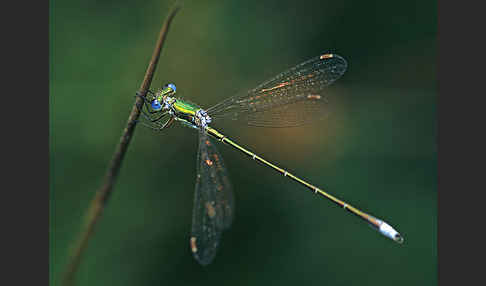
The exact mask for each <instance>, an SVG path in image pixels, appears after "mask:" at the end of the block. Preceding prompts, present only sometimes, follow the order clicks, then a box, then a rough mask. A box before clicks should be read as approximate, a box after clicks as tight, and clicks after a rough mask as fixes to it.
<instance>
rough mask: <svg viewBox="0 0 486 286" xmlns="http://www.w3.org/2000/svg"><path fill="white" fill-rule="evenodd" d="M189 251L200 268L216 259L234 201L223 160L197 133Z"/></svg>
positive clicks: (214, 148) (208, 142)
mask: <svg viewBox="0 0 486 286" xmlns="http://www.w3.org/2000/svg"><path fill="white" fill-rule="evenodd" d="M197 160H198V161H197V164H198V165H197V178H196V190H195V193H194V210H193V218H192V230H191V240H190V243H191V251H192V253H193V255H194V258H195V259H196V260H197V261H198V262H199V263H201V264H202V265H207V264H209V263H211V261H212V260H213V259H214V257H215V255H216V251H217V249H218V246H219V241H220V239H221V234H222V232H223V230H224V229H226V228H228V227H230V225H231V222H232V220H233V212H234V200H233V193H232V187H231V183H230V181H229V178H228V175H227V172H226V169H225V166H224V162H223V158H222V157H221V155H220V154H219V152H218V150H217V149H216V146H214V145H213V143H212V142H211V141H210V139H209V137H208V136H207V135H206V134H205V133H204V132H202V131H200V133H199V148H198V159H197Z"/></svg>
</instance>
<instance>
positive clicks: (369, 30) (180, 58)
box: [49, 0, 437, 285]
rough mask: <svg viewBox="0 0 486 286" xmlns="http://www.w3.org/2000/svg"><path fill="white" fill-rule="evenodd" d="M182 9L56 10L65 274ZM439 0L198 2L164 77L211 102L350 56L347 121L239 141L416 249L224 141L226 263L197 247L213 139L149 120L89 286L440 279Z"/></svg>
mask: <svg viewBox="0 0 486 286" xmlns="http://www.w3.org/2000/svg"><path fill="white" fill-rule="evenodd" d="M172 4H173V2H172V1H59V0H53V1H51V3H50V16H49V18H50V19H49V37H50V50H49V61H50V65H49V66H50V77H49V84H50V97H49V100H50V102H49V108H50V119H49V120H50V122H49V128H50V155H49V156H50V157H49V164H50V170H49V171H50V178H49V182H50V245H49V247H50V277H51V279H50V280H51V285H57V284H58V283H57V282H58V277H59V275H60V274H61V272H62V270H63V269H64V267H65V263H66V262H67V258H68V255H67V253H68V249H69V245H70V244H71V243H72V242H73V240H74V239H75V238H76V236H77V235H78V233H79V230H80V226H81V223H82V221H83V218H84V217H83V216H84V214H85V211H86V209H87V207H88V204H89V202H90V200H91V199H92V197H93V195H94V193H95V191H96V189H97V188H99V186H100V185H101V182H102V179H103V176H104V174H105V171H106V168H107V165H108V162H109V160H110V158H111V156H112V154H113V151H114V148H115V146H116V145H117V144H118V141H119V138H120V135H121V132H122V129H123V128H124V126H125V123H126V120H127V117H128V114H129V112H130V110H131V107H132V104H133V102H134V98H133V95H134V93H135V91H136V90H137V89H138V87H139V85H140V83H141V81H142V78H143V76H144V73H145V69H146V66H147V64H148V61H149V59H150V56H151V53H152V50H153V45H154V43H155V41H156V39H157V35H158V32H159V29H160V26H161V24H162V22H163V20H164V18H165V16H166V15H167V12H168V9H169V8H170V7H171V5H172ZM436 39H437V3H436V2H435V1H427V2H426V1H415V2H412V1H394V2H393V1H334V2H331V1H297V2H296V1H184V2H183V8H182V10H181V11H180V12H179V13H178V15H177V16H176V17H175V19H174V21H173V23H172V26H171V30H170V32H169V35H168V38H167V42H166V45H165V47H164V49H163V52H162V56H161V59H160V62H159V66H158V69H157V72H156V75H155V78H154V81H153V85H152V88H153V89H155V88H157V87H159V86H161V85H162V84H164V83H166V82H169V81H171V82H174V83H176V84H177V87H178V90H177V91H178V95H179V96H181V97H184V98H186V99H189V100H191V101H193V102H197V103H198V104H200V105H201V106H203V107H209V106H211V105H213V104H215V103H217V102H219V101H221V100H223V99H225V98H227V97H228V96H232V95H233V94H234V93H236V92H238V91H242V90H246V89H250V88H253V87H254V86H256V85H258V84H259V83H261V82H262V81H264V80H266V79H268V78H269V77H272V76H273V75H275V74H277V73H279V72H281V71H283V70H284V69H286V68H288V67H291V66H293V65H295V64H298V63H300V62H302V61H304V60H307V59H308V58H311V57H314V56H316V55H318V54H320V53H322V52H334V53H338V54H340V55H342V56H343V57H345V58H346V59H347V61H348V71H347V72H346V73H345V75H344V76H343V78H341V79H340V80H339V81H338V82H337V83H336V85H335V86H334V87H333V88H331V89H330V91H329V92H330V94H331V98H330V100H331V104H332V105H333V109H332V113H331V115H330V116H329V117H328V118H327V119H326V120H325V121H323V122H321V123H316V124H312V125H309V126H304V127H299V128H290V129H271V130H269V129H261V128H250V127H246V126H242V125H238V124H233V123H231V124H218V125H215V127H218V128H219V129H221V130H222V131H224V132H225V133H226V134H227V135H228V136H229V137H231V138H233V139H234V140H236V141H237V142H239V143H241V144H242V145H243V146H247V147H248V148H249V149H251V150H253V151H255V152H256V153H257V154H261V155H263V157H264V158H266V159H268V160H270V161H272V162H275V163H278V164H279V165H281V166H282V167H284V168H286V169H289V170H290V171H292V172H294V173H295V174H297V175H300V176H301V177H303V178H304V179H307V180H309V181H310V182H311V183H313V184H315V185H317V186H320V187H323V188H324V189H327V190H328V191H329V192H330V193H332V194H334V195H336V196H337V197H339V198H342V199H344V200H345V201H347V202H349V203H351V204H353V205H355V206H357V207H359V208H361V209H363V210H365V211H367V212H369V213H370V214H372V215H375V216H376V217H379V218H382V219H384V220H386V221H388V222H389V223H390V224H391V225H393V226H395V227H396V228H397V229H398V230H399V231H400V232H401V233H402V234H403V235H404V237H405V243H404V244H403V245H397V244H395V243H394V242H392V241H390V240H388V239H386V238H384V237H382V236H381V235H379V234H378V233H377V232H375V231H373V230H372V229H371V228H370V227H368V226H367V225H366V224H364V223H362V222H361V221H360V220H359V219H357V218H355V217H354V216H351V215H349V214H348V213H347V212H343V211H342V210H340V209H339V208H337V207H336V206H335V205H334V204H331V203H330V202H328V201H326V200H323V199H319V198H318V197H316V196H314V195H311V194H310V192H309V191H308V190H306V189H305V188H303V187H301V186H300V185H298V184H296V183H294V182H291V181H289V180H287V179H284V178H283V177H281V176H280V175H278V174H277V173H275V172H274V171H272V170H269V169H267V168H264V167H262V166H259V165H257V164H255V163H254V162H253V161H252V160H248V158H246V157H245V156H243V155H242V154H240V153H238V152H235V151H233V150H232V149H230V148H229V147H227V146H224V145H218V147H219V150H220V152H221V153H222V155H223V156H224V158H225V161H226V165H227V167H228V171H229V174H230V176H231V180H232V183H233V185H234V191H235V197H236V216H235V221H234V223H233V226H232V227H231V229H229V230H228V231H226V232H225V233H224V235H223V239H222V242H221V245H220V249H219V251H218V255H217V257H216V259H215V260H214V262H213V263H212V264H211V265H209V266H207V267H201V266H200V265H199V264H197V262H196V261H195V260H194V259H193V258H192V255H191V253H190V250H189V232H190V226H191V213H192V202H193V192H194V183H195V176H196V174H195V171H196V162H195V160H196V151H197V133H196V132H194V130H191V129H188V128H185V127H180V126H177V127H173V128H170V129H168V130H166V131H165V132H163V133H154V132H153V131H151V130H149V129H146V128H143V127H141V126H139V127H138V128H137V130H136V131H135V135H134V138H133V140H132V142H131V145H130V147H129V149H128V152H127V154H126V157H125V160H124V162H123V167H122V169H121V172H120V175H119V177H118V181H117V183H116V185H115V191H114V193H113V196H112V197H111V200H110V202H109V205H108V207H107V209H106V210H105V212H104V215H103V217H102V219H101V221H100V223H99V224H98V225H97V231H96V233H95V235H94V237H93V238H92V240H91V241H90V244H89V247H88V249H87V251H86V253H85V257H84V260H83V263H82V265H81V267H80V269H79V273H78V279H77V281H78V282H79V285H160V284H176V285H209V284H211V285H228V284H230V283H231V284H232V285H248V284H251V285H269V284H270V285H273V284H277V283H278V284H280V285H295V284H299V283H306V284H309V285H317V284H325V285H357V284H359V285H434V284H437V144H436V137H437V119H436V117H437V110H436V104H437V87H436V84H437V81H436Z"/></svg>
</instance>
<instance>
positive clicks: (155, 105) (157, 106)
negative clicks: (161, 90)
mask: <svg viewBox="0 0 486 286" xmlns="http://www.w3.org/2000/svg"><path fill="white" fill-rule="evenodd" d="M150 105H151V106H152V109H153V110H156V111H158V110H161V109H162V105H160V102H159V101H158V100H157V99H154V100H153V101H152V103H150Z"/></svg>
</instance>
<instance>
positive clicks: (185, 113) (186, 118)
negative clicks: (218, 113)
mask: <svg viewBox="0 0 486 286" xmlns="http://www.w3.org/2000/svg"><path fill="white" fill-rule="evenodd" d="M172 110H173V112H174V115H175V119H176V120H178V121H180V122H182V123H184V124H187V125H189V126H190V127H196V125H195V123H196V122H198V118H197V116H196V113H197V112H198V111H199V110H201V108H200V107H198V106H196V105H194V104H192V103H190V102H187V101H184V100H182V99H174V102H173V103H172Z"/></svg>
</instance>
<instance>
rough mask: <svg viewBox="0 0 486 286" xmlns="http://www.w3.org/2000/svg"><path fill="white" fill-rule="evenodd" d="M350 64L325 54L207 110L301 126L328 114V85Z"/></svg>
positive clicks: (251, 122)
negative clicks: (326, 91)
mask: <svg viewBox="0 0 486 286" xmlns="http://www.w3.org/2000/svg"><path fill="white" fill-rule="evenodd" d="M346 68H347V63H346V60H345V59H344V58H342V57H341V56H339V55H336V54H323V55H320V56H317V57H314V58H312V59H310V60H308V61H305V62H303V63H301V64H299V65H297V66H295V67H293V68H291V69H289V70H287V71H285V72H283V73H281V74H279V75H277V76H276V77H274V78H272V79H270V80H268V81H266V82H264V83H262V84H260V85H259V86H258V87H256V88H254V89H252V90H250V91H248V92H247V93H246V94H243V95H236V96H234V97H231V98H229V99H227V100H225V101H223V102H221V103H219V104H217V105H215V106H213V107H211V108H209V109H208V110H207V111H208V113H209V115H210V116H211V117H212V118H213V119H215V120H217V119H221V118H227V119H234V120H243V121H245V122H246V123H247V124H248V125H253V126H264V127H290V126H298V125H301V124H304V123H307V122H309V121H312V120H314V119H316V118H321V117H323V116H324V115H326V114H327V111H328V102H329V101H328V98H327V97H326V95H325V92H324V88H325V87H327V86H329V85H330V84H332V83H333V82H334V81H336V80H337V79H339V78H340V77H341V76H342V75H343V74H344V72H345V71H346Z"/></svg>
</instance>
